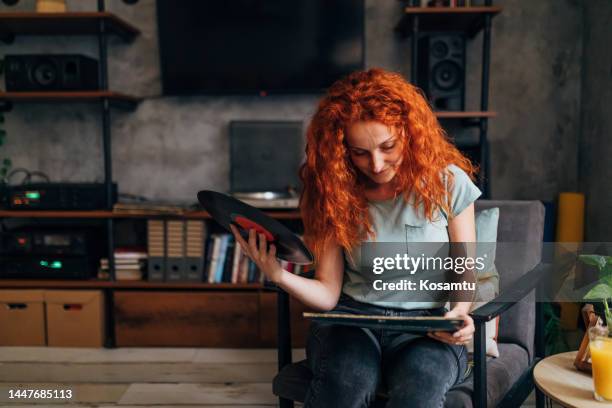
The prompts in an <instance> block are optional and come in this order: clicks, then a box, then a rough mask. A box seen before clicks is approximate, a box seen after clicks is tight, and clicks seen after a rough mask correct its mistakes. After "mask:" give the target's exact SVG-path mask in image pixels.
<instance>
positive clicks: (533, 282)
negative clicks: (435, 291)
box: [470, 263, 551, 408]
mask: <svg viewBox="0 0 612 408" xmlns="http://www.w3.org/2000/svg"><path fill="white" fill-rule="evenodd" d="M550 270H551V265H550V264H547V263H539V264H538V265H536V267H535V268H533V269H532V270H531V271H529V272H527V273H526V274H525V275H523V276H522V277H521V278H519V280H517V281H516V282H515V283H514V284H513V285H512V287H510V288H509V289H508V290H506V291H505V292H504V293H503V294H501V295H499V296H498V297H496V298H495V299H493V300H492V301H490V302H488V303H486V304H485V305H483V306H481V307H479V308H478V309H476V310H474V311H472V313H470V316H472V319H474V326H475V328H476V332H475V333H474V371H473V372H474V397H473V402H474V407H476V408H485V407H486V406H487V364H486V361H487V360H486V353H485V348H486V338H485V323H486V322H488V321H489V320H491V319H493V318H495V317H497V316H499V315H500V314H502V313H503V312H505V311H506V310H508V309H509V308H510V307H512V305H514V304H515V303H516V302H517V300H518V299H523V298H524V297H525V296H527V295H528V294H529V293H530V292H531V291H532V290H534V289H535V288H536V287H537V286H538V284H539V283H540V281H541V280H542V278H543V277H544V276H546V275H547V274H548V273H550ZM535 306H536V326H537V325H538V322H537V320H538V319H539V317H538V316H539V315H540V313H538V308H539V304H538V303H537V302H536V305H535ZM536 336H537V330H536ZM537 342H538V340H537V339H536V343H537Z"/></svg>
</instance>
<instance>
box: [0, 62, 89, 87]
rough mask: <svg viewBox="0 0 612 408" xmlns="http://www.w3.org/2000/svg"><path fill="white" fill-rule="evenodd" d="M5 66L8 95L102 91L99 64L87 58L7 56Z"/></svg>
mask: <svg viewBox="0 0 612 408" xmlns="http://www.w3.org/2000/svg"><path fill="white" fill-rule="evenodd" d="M4 63H5V72H4V80H5V84H6V90H7V91H9V92H11V91H17V92H23V91H85V90H96V89H98V88H99V83H98V61H96V60H95V59H93V58H89V57H86V56H84V55H75V54H58V55H53V54H39V55H34V54H24V55H6V56H5V58H4Z"/></svg>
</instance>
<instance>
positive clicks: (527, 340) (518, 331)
mask: <svg viewBox="0 0 612 408" xmlns="http://www.w3.org/2000/svg"><path fill="white" fill-rule="evenodd" d="M492 207H499V225H498V229H497V242H513V243H515V244H512V248H510V247H504V246H503V245H501V246H498V247H497V254H496V258H495V260H496V261H495V265H496V266H497V270H498V272H499V280H500V288H501V290H502V291H503V290H504V288H508V287H509V286H510V285H512V284H513V283H514V282H515V281H516V280H517V279H519V278H520V277H521V276H523V275H524V274H526V273H527V272H529V271H530V270H531V269H533V268H534V267H535V266H536V265H537V264H538V263H539V262H540V259H541V254H542V239H543V236H544V206H543V205H542V203H541V202H540V201H517V200H478V201H476V211H481V210H484V209H487V208H492ZM517 252H520V253H519V254H517ZM534 302H535V293H531V294H530V295H529V296H527V297H526V298H525V299H523V301H521V302H518V303H517V304H516V305H514V306H512V307H511V308H510V309H509V310H507V311H506V312H505V313H504V314H503V315H502V316H501V320H500V324H499V334H498V341H499V342H500V343H515V344H518V345H520V346H522V347H524V348H525V349H526V350H527V351H528V352H529V356H530V359H533V356H534V337H535V307H534V305H535V304H534Z"/></svg>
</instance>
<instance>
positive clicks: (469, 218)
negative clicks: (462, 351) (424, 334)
mask: <svg viewBox="0 0 612 408" xmlns="http://www.w3.org/2000/svg"><path fill="white" fill-rule="evenodd" d="M448 234H449V239H450V242H451V245H452V243H453V242H457V243H475V242H476V222H475V218H474V204H470V205H469V206H468V207H466V208H465V209H464V210H463V211H462V212H461V213H460V214H459V215H457V216H455V217H454V218H453V219H452V220H450V221H449V223H448ZM466 248H467V251H466V254H465V256H468V257H472V258H474V257H475V256H476V255H475V253H474V252H475V251H474V249H475V245H467V246H466ZM451 273H452V272H451ZM465 274H470V276H464V277H463V279H465V280H474V281H475V275H474V271H473V270H468V271H466V272H465ZM471 305H472V302H466V301H459V302H451V310H450V311H449V312H448V313H446V314H445V315H444V316H445V317H455V318H461V319H463V327H462V328H461V329H459V330H457V331H456V332H454V333H447V332H433V333H430V334H429V335H430V337H433V338H435V339H437V340H440V341H443V342H445V343H449V344H466V343H467V342H468V341H470V340H471V339H472V335H473V333H474V331H475V328H474V321H473V320H472V318H471V317H470V315H469V312H470V307H471Z"/></svg>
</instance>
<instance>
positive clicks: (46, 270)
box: [0, 227, 104, 279]
mask: <svg viewBox="0 0 612 408" xmlns="http://www.w3.org/2000/svg"><path fill="white" fill-rule="evenodd" d="M100 235H101V234H100V233H99V231H97V230H96V229H93V228H82V227H81V228H74V227H71V228H70V229H64V228H62V229H60V228H56V227H52V228H48V227H47V228H45V227H22V228H19V229H16V230H12V231H7V232H4V233H2V235H0V237H1V239H0V277H2V278H12V279H90V278H93V277H95V276H96V270H97V261H98V259H99V258H100V256H101V251H102V249H103V247H104V246H103V242H101V239H100Z"/></svg>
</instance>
